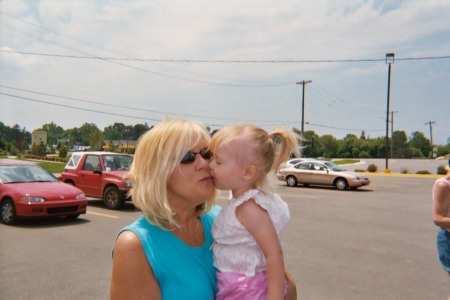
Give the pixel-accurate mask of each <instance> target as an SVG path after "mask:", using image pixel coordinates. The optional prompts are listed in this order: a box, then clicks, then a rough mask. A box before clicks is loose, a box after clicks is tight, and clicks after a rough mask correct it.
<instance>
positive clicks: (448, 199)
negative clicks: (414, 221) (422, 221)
mask: <svg viewBox="0 0 450 300" xmlns="http://www.w3.org/2000/svg"><path fill="white" fill-rule="evenodd" d="M449 208H450V188H449V186H448V183H447V182H444V181H436V183H435V184H434V187H433V221H434V224H436V226H440V227H444V228H446V229H450V218H449V217H448V212H449Z"/></svg>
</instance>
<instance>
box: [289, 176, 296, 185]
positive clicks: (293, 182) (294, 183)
mask: <svg viewBox="0 0 450 300" xmlns="http://www.w3.org/2000/svg"><path fill="white" fill-rule="evenodd" d="M286 183H287V185H288V186H297V178H295V176H288V177H286Z"/></svg>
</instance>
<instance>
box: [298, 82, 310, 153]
mask: <svg viewBox="0 0 450 300" xmlns="http://www.w3.org/2000/svg"><path fill="white" fill-rule="evenodd" d="M311 82H312V81H311V80H303V81H297V82H296V84H301V85H302V86H303V89H302V128H301V131H302V137H301V140H300V149H301V150H300V157H303V151H302V149H303V138H304V136H305V134H304V133H305V84H307V83H311Z"/></svg>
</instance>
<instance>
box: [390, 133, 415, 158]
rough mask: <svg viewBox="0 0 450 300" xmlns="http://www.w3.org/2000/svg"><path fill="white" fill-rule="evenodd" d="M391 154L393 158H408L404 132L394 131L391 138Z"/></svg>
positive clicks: (406, 137) (408, 153) (406, 140)
mask: <svg viewBox="0 0 450 300" xmlns="http://www.w3.org/2000/svg"><path fill="white" fill-rule="evenodd" d="M392 153H393V157H394V158H410V157H411V150H410V149H409V146H408V136H407V135H406V132H404V131H394V134H393V136H392Z"/></svg>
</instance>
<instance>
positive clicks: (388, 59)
mask: <svg viewBox="0 0 450 300" xmlns="http://www.w3.org/2000/svg"><path fill="white" fill-rule="evenodd" d="M394 59H395V53H386V63H387V64H389V68H388V87H387V101H386V102H387V103H386V168H385V169H384V172H385V173H390V170H389V112H390V110H389V105H390V97H391V65H392V64H393V63H394Z"/></svg>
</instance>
